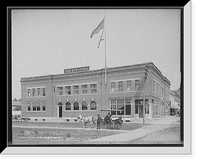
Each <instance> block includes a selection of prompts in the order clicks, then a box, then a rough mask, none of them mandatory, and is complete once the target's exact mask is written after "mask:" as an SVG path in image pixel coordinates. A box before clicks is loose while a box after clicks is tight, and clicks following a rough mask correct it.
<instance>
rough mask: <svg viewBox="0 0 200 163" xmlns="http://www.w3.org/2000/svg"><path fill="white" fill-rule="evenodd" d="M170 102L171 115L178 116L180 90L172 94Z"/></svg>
mask: <svg viewBox="0 0 200 163" xmlns="http://www.w3.org/2000/svg"><path fill="white" fill-rule="evenodd" d="M170 101H171V102H170V115H172V116H173V115H177V114H178V113H180V89H179V90H172V91H171V92H170Z"/></svg>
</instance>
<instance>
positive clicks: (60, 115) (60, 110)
mask: <svg viewBox="0 0 200 163" xmlns="http://www.w3.org/2000/svg"><path fill="white" fill-rule="evenodd" d="M59 117H62V106H59Z"/></svg>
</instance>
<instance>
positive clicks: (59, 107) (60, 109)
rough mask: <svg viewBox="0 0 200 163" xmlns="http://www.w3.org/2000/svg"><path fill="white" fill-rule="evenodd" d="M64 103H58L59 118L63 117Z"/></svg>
mask: <svg viewBox="0 0 200 163" xmlns="http://www.w3.org/2000/svg"><path fill="white" fill-rule="evenodd" d="M62 106H63V105H62V103H61V102H59V103H58V117H59V118H60V117H62Z"/></svg>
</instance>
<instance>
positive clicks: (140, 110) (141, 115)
mask: <svg viewBox="0 0 200 163" xmlns="http://www.w3.org/2000/svg"><path fill="white" fill-rule="evenodd" d="M139 118H143V106H142V105H140V106H139Z"/></svg>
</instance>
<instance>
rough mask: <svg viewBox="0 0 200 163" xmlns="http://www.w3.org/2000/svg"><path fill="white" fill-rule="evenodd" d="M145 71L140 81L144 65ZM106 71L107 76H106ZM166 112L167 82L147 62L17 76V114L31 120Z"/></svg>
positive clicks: (129, 117)
mask: <svg viewBox="0 0 200 163" xmlns="http://www.w3.org/2000/svg"><path fill="white" fill-rule="evenodd" d="M146 66H148V76H147V79H146V81H145V82H144V76H145V68H146ZM105 74H106V75H105ZM144 83H145V105H146V108H145V118H146V119H152V118H160V117H162V116H168V115H169V104H170V81H169V80H168V79H167V78H166V77H165V76H163V74H162V72H161V71H160V70H159V69H158V68H157V67H156V66H155V65H154V64H153V63H152V62H149V63H142V64H136V65H128V66H121V67H113V68H107V69H106V73H105V69H99V70H90V68H89V66H86V67H78V68H72V69H65V70H64V73H63V74H57V75H46V76H37V77H26V78H21V92H22V117H29V118H30V119H31V120H33V121H70V122H71V121H76V120H77V119H76V117H77V115H78V114H81V115H83V116H97V114H100V115H101V116H102V117H104V116H105V115H106V114H107V113H108V112H110V113H111V114H112V116H113V118H117V117H119V116H121V117H122V118H123V119H127V120H129V121H132V120H134V119H140V118H141V119H142V118H143V97H144V94H143V90H144Z"/></svg>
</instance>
